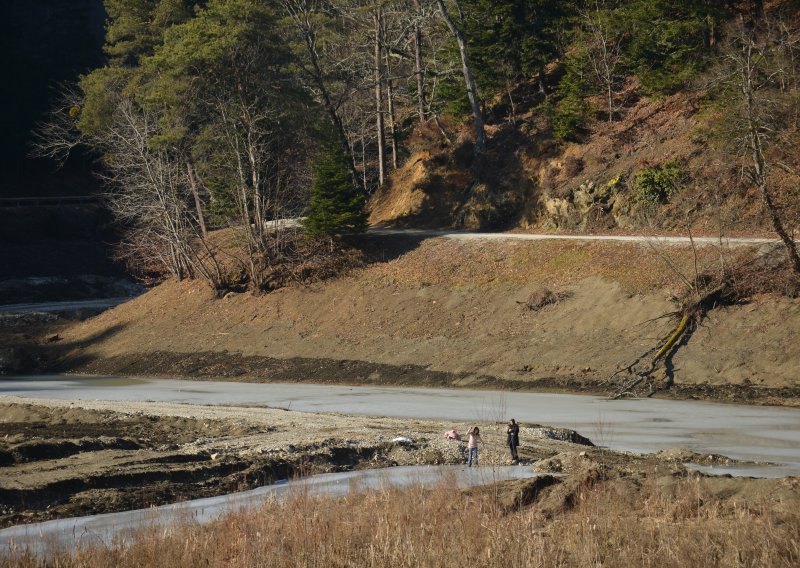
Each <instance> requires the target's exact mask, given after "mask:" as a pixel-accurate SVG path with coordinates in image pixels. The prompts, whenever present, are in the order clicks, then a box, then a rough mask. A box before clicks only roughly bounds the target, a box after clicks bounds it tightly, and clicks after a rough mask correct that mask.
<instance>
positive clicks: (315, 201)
mask: <svg viewBox="0 0 800 568" xmlns="http://www.w3.org/2000/svg"><path fill="white" fill-rule="evenodd" d="M364 202H365V199H364V194H363V193H362V192H361V191H360V190H359V188H357V187H356V185H355V183H354V181H353V175H352V173H351V170H350V165H349V164H348V157H347V155H346V154H345V153H344V152H343V151H342V150H341V149H340V148H339V147H338V145H336V144H333V143H331V144H328V145H327V146H325V147H324V148H322V149H321V151H320V153H319V156H318V157H317V162H316V164H315V167H314V181H313V183H312V184H311V200H310V203H309V212H308V217H307V218H306V220H305V222H304V226H305V229H306V234H307V235H309V236H311V237H323V236H325V237H337V236H341V235H344V234H348V233H349V234H352V233H361V232H363V231H364V230H365V229H366V226H367V216H366V213H365V212H364Z"/></svg>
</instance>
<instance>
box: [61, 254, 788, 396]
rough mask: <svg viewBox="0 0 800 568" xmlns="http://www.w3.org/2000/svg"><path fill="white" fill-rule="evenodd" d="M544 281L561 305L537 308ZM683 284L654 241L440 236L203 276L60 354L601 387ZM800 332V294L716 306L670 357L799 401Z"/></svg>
mask: <svg viewBox="0 0 800 568" xmlns="http://www.w3.org/2000/svg"><path fill="white" fill-rule="evenodd" d="M669 254H670V256H671V257H672V259H673V263H674V264H675V266H677V267H683V268H687V269H688V268H689V266H690V265H691V263H692V262H693V259H692V255H691V252H690V251H687V250H681V251H670V253H669ZM714 254H715V251H713V250H711V249H709V250H707V251H701V256H703V255H706V258H707V257H708V256H713V255H714ZM545 286H546V287H549V288H551V289H553V290H555V291H557V292H559V293H560V294H559V296H560V298H561V299H560V301H559V302H557V303H556V304H554V305H550V306H547V307H544V308H542V309H539V310H531V309H529V308H528V307H526V306H525V303H526V301H527V299H528V298H529V297H530V296H531V295H532V294H533V293H535V292H538V291H540V290H541V289H542V288H543V287H545ZM680 286H681V284H680V283H679V278H678V276H677V275H676V274H675V273H674V272H672V271H671V269H669V268H668V267H667V266H666V265H665V264H664V262H663V261H662V260H661V259H660V258H659V254H658V253H657V252H656V251H653V250H651V249H649V248H648V247H646V246H639V245H633V246H631V245H617V244H613V245H612V244H598V243H596V244H577V243H567V244H565V243H557V242H545V243H508V242H505V243H503V242H499V243H490V242H485V243H459V242H457V241H452V240H447V239H433V240H429V241H426V242H424V243H423V244H422V245H421V246H420V247H419V248H417V249H416V250H413V251H411V252H408V253H406V254H404V255H402V256H400V257H399V258H397V259H395V260H393V261H390V262H386V263H380V264H375V265H372V266H370V267H368V268H366V269H364V270H361V271H359V272H357V273H354V274H352V275H350V276H348V277H345V278H340V279H337V280H332V281H328V282H326V283H324V284H318V285H314V286H310V287H296V288H286V289H282V290H279V291H276V292H274V293H271V294H269V295H266V296H262V297H254V296H252V295H250V294H237V295H233V294H232V295H229V296H227V297H226V298H224V299H219V300H217V299H214V296H213V294H212V293H211V291H210V290H208V289H206V288H205V287H203V286H202V285H200V284H198V283H192V282H184V283H174V282H168V283H165V284H162V285H161V286H159V287H157V288H155V289H153V290H152V291H150V292H149V293H148V294H146V295H144V296H142V297H140V298H138V299H136V300H134V301H132V302H129V303H127V304H124V305H122V306H119V307H117V308H115V309H113V310H110V311H108V312H106V313H104V314H102V315H100V316H99V317H96V318H94V319H92V320H89V321H87V322H83V323H80V324H77V325H75V326H74V327H72V328H71V329H69V330H67V331H66V332H65V333H62V337H63V341H62V342H61V346H60V350H61V354H62V355H63V356H64V358H63V359H62V360H61V365H62V367H63V368H67V369H71V370H77V371H81V372H97V373H111V372H114V373H117V372H119V373H124V374H137V373H145V374H185V375H190V376H215V375H216V376H220V375H225V376H241V377H249V378H253V379H258V380H264V379H266V380H299V381H314V382H327V381H331V380H335V381H345V382H351V383H355V382H368V383H379V384H458V385H474V386H499V387H505V388H533V389H536V388H550V387H556V386H563V387H566V388H569V389H571V390H576V389H577V390H583V389H590V390H595V391H603V390H608V388H607V386H603V385H604V381H605V380H606V379H608V377H609V376H610V375H611V374H612V373H614V371H616V370H617V369H618V368H619V367H620V366H621V365H624V364H627V363H628V362H630V360H632V359H633V358H635V357H636V356H638V355H639V354H640V353H641V352H643V351H644V350H646V349H647V348H649V347H651V346H652V345H653V344H654V342H656V341H657V340H658V338H659V337H663V335H664V334H665V333H666V332H667V331H668V330H669V329H670V327H671V323H670V321H669V319H668V318H661V317H660V316H662V315H664V314H666V313H668V312H670V311H672V310H674V309H675V308H674V305H673V304H672V302H671V301H670V300H669V297H670V295H671V294H672V293H674V292H676V291H679V289H680ZM798 332H800V301H798V300H789V299H779V298H769V297H765V298H762V299H760V300H759V301H758V302H755V303H753V304H750V305H744V306H735V307H730V308H726V309H724V310H722V311H717V312H714V314H713V315H712V317H710V318H709V319H707V320H706V322H705V324H704V327H703V328H701V329H700V330H699V331H698V332H696V334H695V338H693V340H692V341H691V342H690V343H689V345H688V347H686V348H684V349H682V350H680V351H679V352H678V354H677V355H676V356H675V358H674V361H673V364H674V367H675V380H676V387H677V388H676V392H677V394H678V395H681V394H683V395H692V396H712V397H717V398H733V399H735V400H750V399H756V400H761V401H772V402H775V401H777V400H779V398H782V402H783V403H791V402H792V401H797V400H798V399H797V397H798V388H800V383H798V381H800V377H798V375H797V364H796V363H797V361H800V346H798V344H797V342H796V341H794V338H795V337H796V334H797V333H798ZM708 385H711V386H708ZM774 389H778V390H774ZM781 389H782V390H781ZM776 397H778V398H776ZM787 397H788V399H787Z"/></svg>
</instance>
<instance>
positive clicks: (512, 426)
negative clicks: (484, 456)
mask: <svg viewBox="0 0 800 568" xmlns="http://www.w3.org/2000/svg"><path fill="white" fill-rule="evenodd" d="M507 433H508V439H507V441H506V443H507V444H508V447H509V448H510V449H511V459H512V460H513V461H515V462H518V461H519V455H518V454H517V446H519V424H517V422H516V421H515V420H514V419H513V418H512V419H511V420H510V421H509V423H508V430H507Z"/></svg>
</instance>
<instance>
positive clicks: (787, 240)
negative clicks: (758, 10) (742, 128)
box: [742, 40, 800, 274]
mask: <svg viewBox="0 0 800 568" xmlns="http://www.w3.org/2000/svg"><path fill="white" fill-rule="evenodd" d="M752 50H753V42H752V40H751V42H750V45H749V46H748V47H747V54H746V59H745V64H744V67H743V69H742V72H743V73H742V94H743V95H744V99H745V105H746V106H745V109H746V111H747V128H748V138H749V139H750V150H751V154H752V158H753V172H754V175H753V177H754V181H755V182H756V185H757V186H758V191H759V192H760V193H761V200H762V202H763V203H764V207H766V209H767V213H768V214H769V216H770V220H771V221H772V228H773V230H774V231H775V233H776V234H777V235H778V237H779V238H780V239H781V241H782V242H783V246H784V247H785V248H786V254H787V256H788V257H789V262H790V263H791V265H792V269H793V270H794V271H795V273H796V274H800V254H798V252H797V243H795V242H794V239H792V237H791V236H790V235H789V234H788V233H787V232H786V228H785V227H784V226H783V221H782V220H781V216H780V213H779V212H778V209H777V207H776V206H775V203H774V202H773V201H772V196H771V195H770V193H769V186H768V184H767V162H766V160H765V159H764V150H763V147H762V145H761V133H760V132H759V128H758V126H759V125H758V122H757V119H756V115H755V113H756V110H755V101H754V100H753V92H754V90H755V86H754V85H753V75H754V69H753V64H752V62H753V57H752Z"/></svg>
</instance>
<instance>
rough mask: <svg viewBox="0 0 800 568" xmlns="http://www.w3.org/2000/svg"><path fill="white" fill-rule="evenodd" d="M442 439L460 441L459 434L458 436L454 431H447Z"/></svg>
mask: <svg viewBox="0 0 800 568" xmlns="http://www.w3.org/2000/svg"><path fill="white" fill-rule="evenodd" d="M444 437H445V438H446V439H447V440H460V439H461V434H459V433H458V432H456V431H455V430H448V431H447V432H445V433H444Z"/></svg>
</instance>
